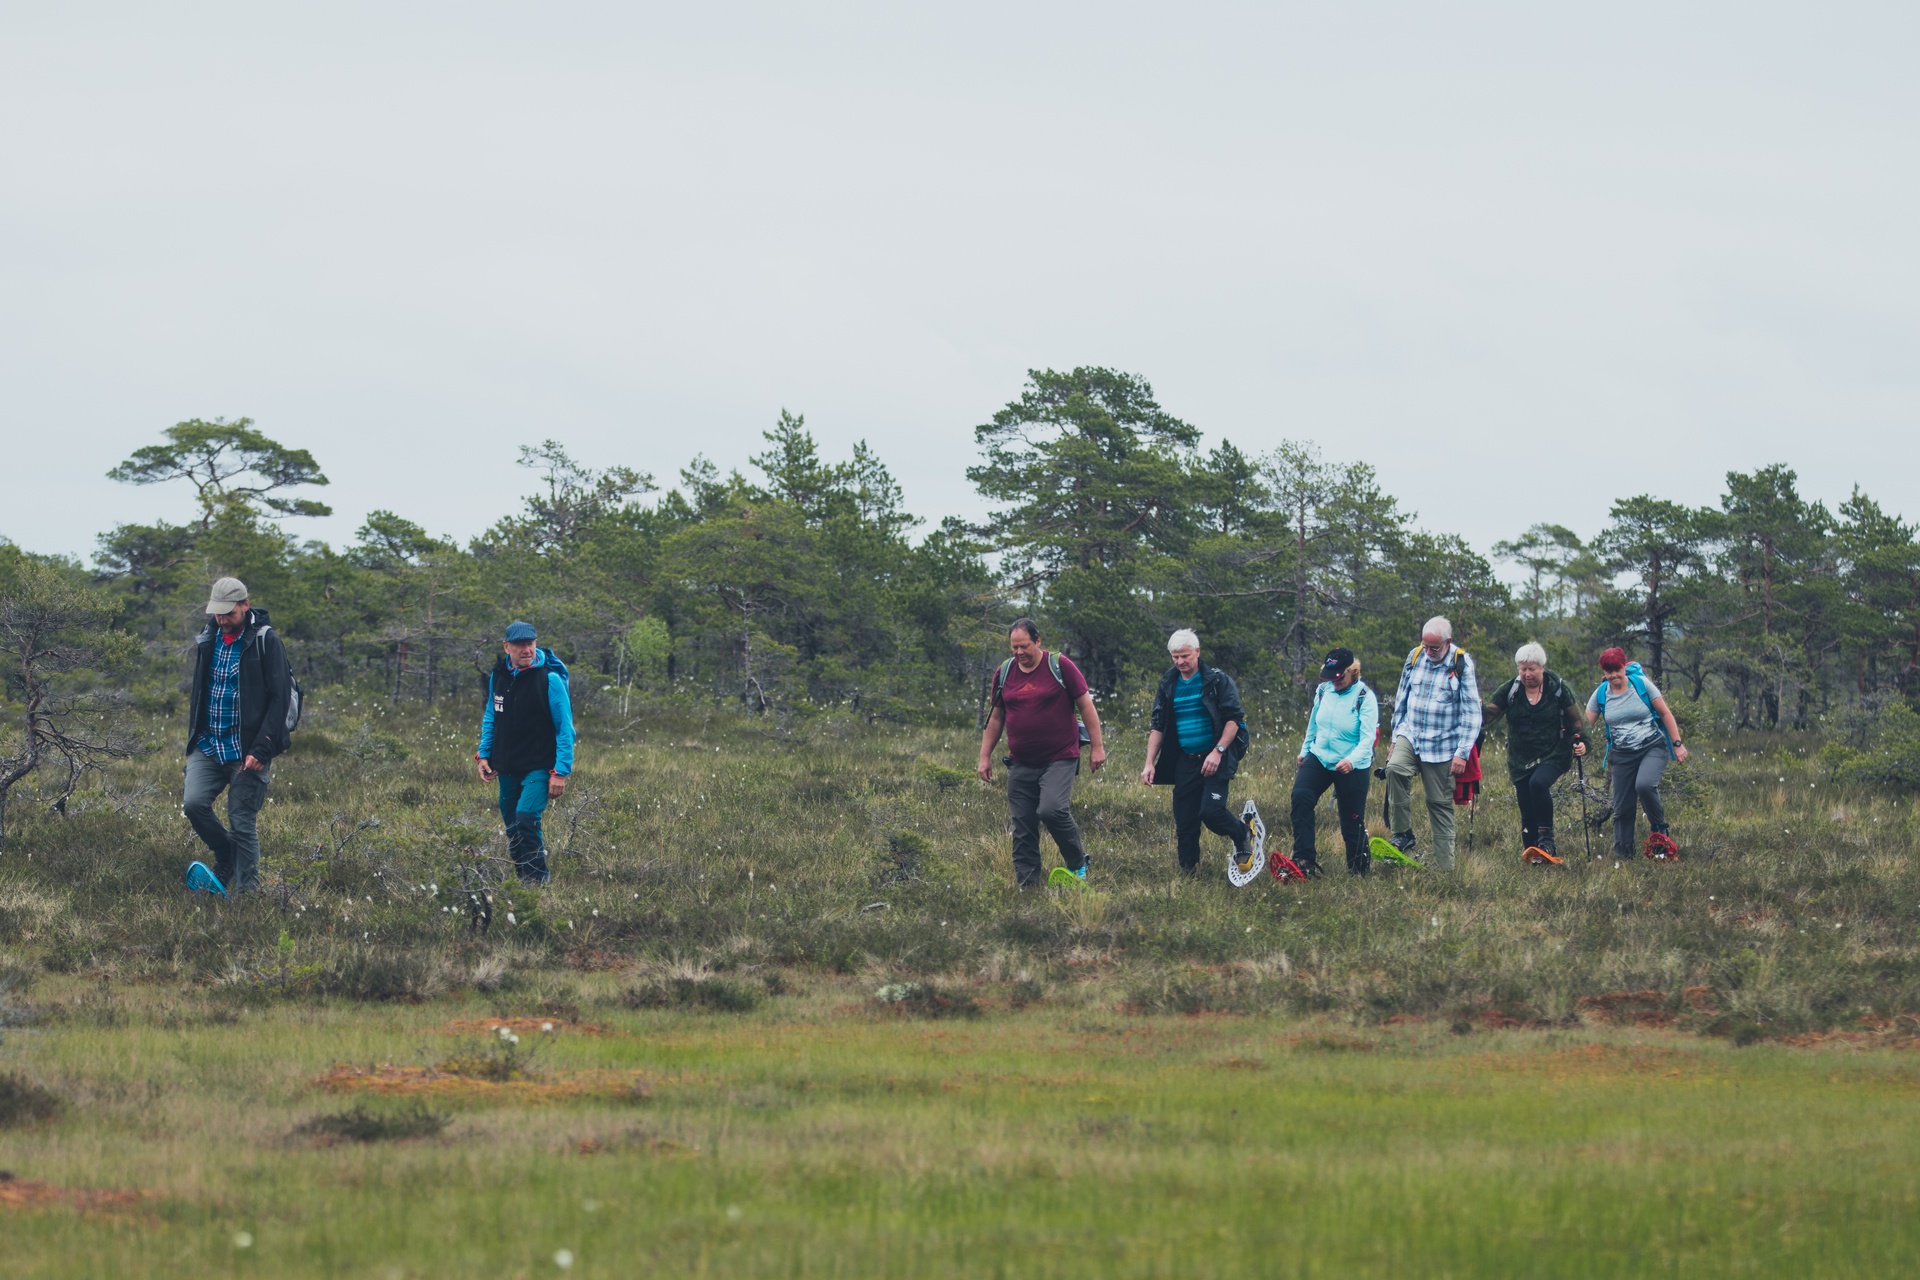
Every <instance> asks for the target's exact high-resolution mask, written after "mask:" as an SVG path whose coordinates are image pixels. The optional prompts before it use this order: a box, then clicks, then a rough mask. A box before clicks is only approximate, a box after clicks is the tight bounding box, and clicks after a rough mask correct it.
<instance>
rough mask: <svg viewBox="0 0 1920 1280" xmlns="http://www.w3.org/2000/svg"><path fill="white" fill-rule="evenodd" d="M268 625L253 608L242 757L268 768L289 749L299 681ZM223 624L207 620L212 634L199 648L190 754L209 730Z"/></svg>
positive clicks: (245, 652)
mask: <svg viewBox="0 0 1920 1280" xmlns="http://www.w3.org/2000/svg"><path fill="white" fill-rule="evenodd" d="M266 626H267V611H266V610H265V609H250V610H248V612H247V626H246V629H245V630H244V631H242V632H241V633H240V644H241V646H242V648H241V650H240V754H241V755H242V756H257V757H258V758H259V760H260V762H261V763H262V764H265V763H266V762H267V761H269V760H271V759H273V758H274V757H275V756H277V755H279V754H280V753H281V752H283V751H285V750H286V749H287V746H288V744H289V738H288V734H287V702H288V700H289V699H290V698H291V697H292V696H293V680H292V678H291V677H290V676H289V675H288V674H287V651H286V648H285V646H283V645H282V644H281V643H280V633H279V632H278V631H275V630H273V629H272V628H270V627H269V628H268V629H267V633H266V635H264V636H262V635H260V634H259V632H260V628H262V627H266ZM219 639H220V624H219V623H218V622H215V621H214V620H213V619H212V618H208V619H207V629H206V630H205V631H202V632H201V633H200V639H199V641H198V642H196V643H195V645H194V647H193V682H192V683H191V684H190V685H189V686H188V697H187V754H189V755H191V754H193V744H194V743H196V742H198V741H199V740H200V735H201V734H203V733H205V732H206V731H207V685H208V678H207V673H208V671H209V670H210V669H211V668H212V666H213V646H214V645H215V644H217V643H219Z"/></svg>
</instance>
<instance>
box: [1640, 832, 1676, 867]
mask: <svg viewBox="0 0 1920 1280" xmlns="http://www.w3.org/2000/svg"><path fill="white" fill-rule="evenodd" d="M1640 852H1641V853H1643V854H1645V855H1646V856H1647V857H1649V858H1651V859H1653V860H1654V861H1655V862H1678V861H1680V846H1679V845H1677V844H1675V843H1674V842H1673V837H1672V836H1670V835H1668V834H1667V833H1666V832H1664V831H1649V832H1648V833H1647V843H1646V845H1645V847H1643V848H1642V849H1641V850H1640Z"/></svg>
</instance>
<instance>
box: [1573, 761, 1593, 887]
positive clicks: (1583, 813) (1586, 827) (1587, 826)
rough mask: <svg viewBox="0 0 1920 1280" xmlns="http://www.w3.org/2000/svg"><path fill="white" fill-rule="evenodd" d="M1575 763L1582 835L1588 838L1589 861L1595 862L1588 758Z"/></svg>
mask: <svg viewBox="0 0 1920 1280" xmlns="http://www.w3.org/2000/svg"><path fill="white" fill-rule="evenodd" d="M1573 763H1574V764H1575V765H1577V766H1578V767H1579V770H1580V834H1581V835H1582V836H1584V837H1585V838H1586V842H1587V861H1588V862H1592V861H1593V824H1592V823H1591V822H1588V821H1587V758H1586V757H1585V756H1575V757H1574V758H1573Z"/></svg>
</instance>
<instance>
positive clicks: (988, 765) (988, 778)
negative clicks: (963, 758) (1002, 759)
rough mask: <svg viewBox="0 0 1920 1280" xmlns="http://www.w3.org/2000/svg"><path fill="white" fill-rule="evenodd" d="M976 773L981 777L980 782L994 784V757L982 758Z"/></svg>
mask: <svg viewBox="0 0 1920 1280" xmlns="http://www.w3.org/2000/svg"><path fill="white" fill-rule="evenodd" d="M975 772H976V773H978V774H979V775H980V781H982V782H992V781H993V757H991V756H981V757H980V767H979V768H978V769H976V770H975Z"/></svg>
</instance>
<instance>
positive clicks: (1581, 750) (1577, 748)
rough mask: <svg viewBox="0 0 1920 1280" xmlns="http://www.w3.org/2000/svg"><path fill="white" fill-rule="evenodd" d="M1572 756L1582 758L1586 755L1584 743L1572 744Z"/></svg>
mask: <svg viewBox="0 0 1920 1280" xmlns="http://www.w3.org/2000/svg"><path fill="white" fill-rule="evenodd" d="M1573 754H1575V755H1577V756H1583V755H1585V754H1587V744H1586V743H1584V742H1576V743H1574V744H1573Z"/></svg>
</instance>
